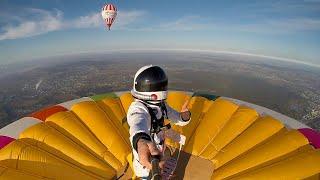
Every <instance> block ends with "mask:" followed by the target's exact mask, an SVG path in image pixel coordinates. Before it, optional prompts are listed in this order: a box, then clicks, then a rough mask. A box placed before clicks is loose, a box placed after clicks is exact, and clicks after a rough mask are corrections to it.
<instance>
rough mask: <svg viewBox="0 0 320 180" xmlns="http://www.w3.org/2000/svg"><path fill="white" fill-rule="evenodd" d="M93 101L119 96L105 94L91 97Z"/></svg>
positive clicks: (112, 93)
mask: <svg viewBox="0 0 320 180" xmlns="http://www.w3.org/2000/svg"><path fill="white" fill-rule="evenodd" d="M90 98H91V99H93V100H94V101H99V100H102V99H105V98H118V96H117V95H116V94H115V93H114V92H111V93H104V94H97V95H94V96H90Z"/></svg>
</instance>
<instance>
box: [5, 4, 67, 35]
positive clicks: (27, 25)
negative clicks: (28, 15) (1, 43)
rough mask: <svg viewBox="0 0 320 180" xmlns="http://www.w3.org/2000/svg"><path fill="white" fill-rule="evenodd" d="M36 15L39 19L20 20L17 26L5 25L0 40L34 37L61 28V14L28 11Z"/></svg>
mask: <svg viewBox="0 0 320 180" xmlns="http://www.w3.org/2000/svg"><path fill="white" fill-rule="evenodd" d="M29 11H31V12H32V13H35V14H37V15H38V16H39V17H41V18H40V19H35V20H27V19H26V20H25V21H24V20H21V21H20V22H19V23H18V25H15V26H13V25H7V26H5V27H3V28H2V29H1V31H2V32H3V33H1V34H0V40H4V39H17V38H23V37H30V36H36V35H40V34H44V33H47V32H50V31H56V30H59V29H61V28H62V26H63V25H62V21H61V20H62V12H61V11H56V12H53V13H51V12H48V11H43V10H39V9H29Z"/></svg>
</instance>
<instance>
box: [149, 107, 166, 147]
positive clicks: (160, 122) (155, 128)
mask: <svg viewBox="0 0 320 180" xmlns="http://www.w3.org/2000/svg"><path fill="white" fill-rule="evenodd" d="M143 104H144V105H145V106H146V107H147V108H148V111H149V114H150V117H151V128H150V135H151V137H152V140H153V138H154V135H155V134H158V133H159V132H160V131H162V130H167V129H170V128H171V125H170V124H166V125H164V119H165V118H166V119H168V110H167V107H166V105H165V103H164V102H161V103H160V105H159V107H160V110H161V117H160V119H158V118H157V116H156V113H155V112H154V109H152V108H151V107H150V106H148V104H147V103H145V102H143ZM162 143H163V142H160V145H162Z"/></svg>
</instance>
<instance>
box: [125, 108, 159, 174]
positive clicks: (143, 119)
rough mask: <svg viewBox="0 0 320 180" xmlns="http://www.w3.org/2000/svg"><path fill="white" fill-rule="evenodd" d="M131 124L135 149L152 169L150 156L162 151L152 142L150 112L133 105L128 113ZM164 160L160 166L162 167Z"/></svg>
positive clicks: (144, 163)
mask: <svg viewBox="0 0 320 180" xmlns="http://www.w3.org/2000/svg"><path fill="white" fill-rule="evenodd" d="M127 120H128V124H129V126H130V130H129V132H130V141H131V144H132V147H133V149H134V151H136V152H137V154H138V156H139V162H140V163H141V164H142V165H143V166H145V167H146V168H148V169H151V163H150V156H151V155H160V154H161V153H160V151H159V150H158V149H157V147H156V145H155V144H154V143H153V142H152V140H151V137H150V133H149V128H148V120H149V117H148V112H147V110H146V109H144V108H142V107H139V106H132V107H130V108H129V110H128V114H127ZM162 165H163V162H161V164H160V166H161V167H162Z"/></svg>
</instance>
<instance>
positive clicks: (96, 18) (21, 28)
mask: <svg viewBox="0 0 320 180" xmlns="http://www.w3.org/2000/svg"><path fill="white" fill-rule="evenodd" d="M25 13H26V14H28V15H29V16H28V17H25V16H21V17H15V23H16V24H9V25H5V26H4V27H2V28H0V40H5V39H18V38H26V37H31V36H37V35H41V34H45V33H48V32H52V31H59V30H63V29H74V28H76V29H77V28H97V27H103V26H104V23H103V19H102V18H101V15H100V12H97V13H91V14H88V15H86V16H80V17H78V18H75V19H71V20H65V19H64V18H63V13H62V12H61V11H59V10H55V11H53V12H52V11H46V10H42V9H26V10H25ZM144 14H145V12H144V11H136V10H133V11H120V12H118V17H117V20H116V22H115V24H114V27H115V29H124V28H127V27H128V26H129V25H131V24H134V23H135V22H136V21H138V20H139V19H141V18H143V15H144Z"/></svg>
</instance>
